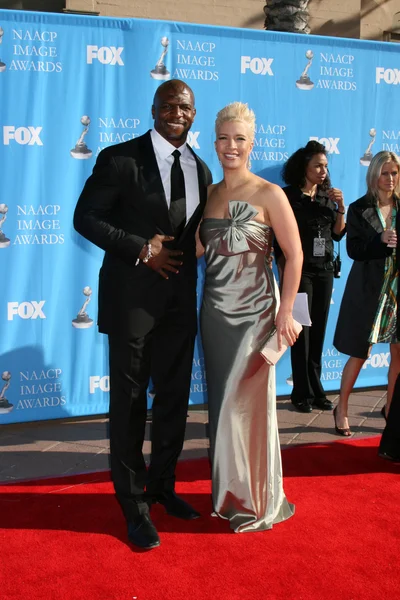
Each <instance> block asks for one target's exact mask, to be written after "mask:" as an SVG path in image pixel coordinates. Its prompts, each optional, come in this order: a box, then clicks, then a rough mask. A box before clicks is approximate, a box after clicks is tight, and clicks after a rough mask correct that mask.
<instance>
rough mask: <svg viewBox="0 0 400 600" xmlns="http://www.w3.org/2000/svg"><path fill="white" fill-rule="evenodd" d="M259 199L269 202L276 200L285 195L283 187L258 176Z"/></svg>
mask: <svg viewBox="0 0 400 600" xmlns="http://www.w3.org/2000/svg"><path fill="white" fill-rule="evenodd" d="M257 180H258V181H257V200H258V201H260V202H262V201H264V202H266V203H268V201H271V200H276V199H277V198H282V195H283V196H285V194H284V192H283V191H282V188H281V187H280V186H279V185H277V184H276V183H271V182H270V181H267V180H266V179H263V178H262V177H258V176H257Z"/></svg>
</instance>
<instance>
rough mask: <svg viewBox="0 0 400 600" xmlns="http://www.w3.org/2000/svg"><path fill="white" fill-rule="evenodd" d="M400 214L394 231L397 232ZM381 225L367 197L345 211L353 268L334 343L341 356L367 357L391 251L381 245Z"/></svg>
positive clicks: (348, 251)
mask: <svg viewBox="0 0 400 600" xmlns="http://www.w3.org/2000/svg"><path fill="white" fill-rule="evenodd" d="M398 223H399V215H398V216H397V223H396V228H397V231H398ZM382 232H383V227H382V224H381V222H380V220H379V217H378V215H377V212H376V208H375V205H374V203H373V201H372V200H371V198H369V197H368V196H367V195H365V196H363V197H362V198H359V199H358V200H356V202H353V203H352V204H350V206H349V210H348V212H347V241H346V246H347V253H348V255H349V257H350V258H352V259H353V261H354V262H353V266H352V267H351V270H350V274H349V277H348V280H347V283H346V288H345V291H344V294H343V298H342V303H341V306H340V312H339V317H338V322H337V326H336V331H335V336H334V340H333V343H334V345H335V347H336V348H337V349H338V350H339V351H340V352H343V353H344V354H348V355H350V356H355V357H357V358H367V355H368V349H369V346H370V343H369V342H368V339H369V336H370V334H371V330H372V325H373V322H374V318H375V315H376V311H377V310H378V302H379V296H380V293H381V289H382V285H383V279H384V274H385V259H386V257H387V256H389V255H390V254H392V252H393V249H392V248H388V247H387V245H386V244H384V243H382V241H381V235H382Z"/></svg>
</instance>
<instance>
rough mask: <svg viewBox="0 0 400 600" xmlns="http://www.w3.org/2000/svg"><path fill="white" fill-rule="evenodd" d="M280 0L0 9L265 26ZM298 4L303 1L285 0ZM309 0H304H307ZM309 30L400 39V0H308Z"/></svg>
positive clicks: (73, 1) (3, 1) (46, 2)
mask: <svg viewBox="0 0 400 600" xmlns="http://www.w3.org/2000/svg"><path fill="white" fill-rule="evenodd" d="M276 1H277V0H174V1H173V2H168V1H167V0H0V7H1V8H10V9H14V10H15V9H23V10H44V11H50V12H62V11H65V12H86V13H89V14H95V15H102V16H113V17H138V18H144V19H161V20H170V21H185V22H189V23H205V24H211V25H224V26H230V27H244V28H254V29H263V28H264V21H265V14H264V6H265V5H266V4H268V2H270V3H271V2H272V3H273V2H276ZM282 2H284V3H286V4H289V5H290V4H299V3H301V2H302V0H297V1H296V0H282ZM303 2H304V4H307V2H306V0H303ZM308 12H309V27H310V33H312V34H319V35H328V36H331V35H332V36H337V37H353V38H361V39H370V40H386V41H389V40H391V41H398V40H400V0H309V2H308Z"/></svg>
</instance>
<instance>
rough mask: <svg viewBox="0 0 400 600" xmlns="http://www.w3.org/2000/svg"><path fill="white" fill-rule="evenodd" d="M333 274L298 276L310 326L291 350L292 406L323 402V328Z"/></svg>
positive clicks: (304, 330)
mask: <svg viewBox="0 0 400 600" xmlns="http://www.w3.org/2000/svg"><path fill="white" fill-rule="evenodd" d="M332 287H333V272H332V271H325V270H319V271H317V270H315V271H306V272H303V273H302V275H301V280H300V287H299V292H306V293H307V296H308V309H309V311H310V317H311V322H312V325H311V327H304V328H303V331H302V332H301V333H300V335H299V337H298V339H297V341H296V343H295V344H294V345H293V346H292V347H291V352H290V356H291V361H292V375H293V391H292V394H291V399H292V402H294V403H296V401H297V402H304V401H305V400H309V401H311V402H312V401H313V400H314V399H316V398H324V397H325V391H324V388H323V387H322V384H321V370H322V365H321V359H322V350H323V347H324V339H325V331H326V324H327V321H328V314H329V307H330V302H331V297H332Z"/></svg>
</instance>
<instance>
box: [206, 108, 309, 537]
mask: <svg viewBox="0 0 400 600" xmlns="http://www.w3.org/2000/svg"><path fill="white" fill-rule="evenodd" d="M254 132H255V115H254V113H253V111H251V110H249V108H248V107H247V105H245V104H242V103H239V102H234V103H233V104H230V105H228V106H227V107H225V108H224V109H222V110H221V111H220V112H219V113H218V115H217V120H216V136H217V139H216V142H215V147H216V151H217V154H218V158H219V160H220V163H221V165H222V168H223V171H224V178H223V180H222V181H221V182H220V183H217V184H216V185H212V186H210V188H209V193H208V200H207V205H206V209H205V212H204V219H203V222H202V224H201V227H200V239H201V242H202V244H203V246H204V250H205V259H206V265H207V268H206V278H205V286H204V296H203V303H202V309H201V333H202V340H203V347H204V357H205V366H206V373H207V384H208V385H207V389H208V407H209V428H210V447H211V461H212V496H213V505H214V511H215V513H216V514H217V515H218V516H220V517H222V518H225V519H229V521H230V526H231V528H232V529H233V530H234V531H236V532H246V531H262V530H265V529H270V528H271V527H272V525H273V524H274V523H278V522H280V521H283V520H285V519H288V518H289V517H291V516H292V514H293V512H294V507H293V505H291V504H289V503H288V501H287V500H286V498H285V495H284V492H283V486H282V465H281V456H280V446H279V437H278V427H277V418H276V391H275V368H274V367H270V366H268V365H267V363H266V362H265V361H264V360H263V358H262V357H261V355H260V352H259V351H260V348H261V347H262V344H263V342H264V341H265V339H266V338H267V337H268V336H269V334H271V332H272V331H273V330H274V328H275V327H276V329H277V333H278V341H279V343H280V340H281V337H282V336H285V337H286V339H287V340H288V342H289V344H290V345H292V344H293V343H294V342H295V340H296V333H295V330H294V327H293V318H292V308H293V302H294V299H295V296H296V292H297V290H298V285H299V280H300V273H301V266H302V250H301V243H300V238H299V234H298V229H297V225H296V221H295V218H294V216H293V212H292V209H291V208H290V205H289V202H288V200H287V198H286V196H285V194H284V193H283V192H282V190H281V189H280V188H279V187H278V186H277V185H274V184H271V183H269V182H267V181H265V180H264V179H262V178H260V177H257V176H256V175H254V174H252V173H251V172H250V170H249V169H248V163H249V156H250V153H251V149H252V147H253V140H254ZM274 233H275V235H276V237H277V240H278V242H279V245H280V246H281V248H282V250H283V252H284V254H285V257H286V265H285V272H284V280H283V288H282V296H281V299H280V304H279V293H278V291H277V286H276V284H275V280H274V276H273V273H272V269H271V268H270V254H271V248H272V242H273V235H274Z"/></svg>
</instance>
